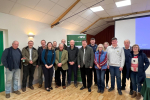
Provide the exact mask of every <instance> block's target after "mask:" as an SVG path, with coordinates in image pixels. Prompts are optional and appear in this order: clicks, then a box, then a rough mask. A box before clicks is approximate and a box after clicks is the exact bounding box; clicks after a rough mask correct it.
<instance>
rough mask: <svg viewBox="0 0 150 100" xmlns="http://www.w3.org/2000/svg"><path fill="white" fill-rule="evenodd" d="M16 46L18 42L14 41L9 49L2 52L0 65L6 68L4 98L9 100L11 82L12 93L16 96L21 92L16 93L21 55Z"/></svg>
mask: <svg viewBox="0 0 150 100" xmlns="http://www.w3.org/2000/svg"><path fill="white" fill-rule="evenodd" d="M18 46H19V42H18V41H14V42H13V43H12V46H11V47H9V48H7V49H5V50H4V52H3V54H2V58H1V61H2V64H3V65H4V66H5V68H6V88H5V91H6V98H10V90H11V84H12V80H13V89H14V91H13V93H15V94H18V95H19V94H21V92H20V91H18V80H19V71H20V69H21V58H22V54H21V51H20V49H19V48H18Z"/></svg>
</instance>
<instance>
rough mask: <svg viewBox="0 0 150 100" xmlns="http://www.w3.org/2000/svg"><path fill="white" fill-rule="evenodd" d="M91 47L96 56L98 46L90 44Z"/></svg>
mask: <svg viewBox="0 0 150 100" xmlns="http://www.w3.org/2000/svg"><path fill="white" fill-rule="evenodd" d="M89 46H90V47H91V48H92V49H93V52H94V54H95V52H96V49H97V44H95V45H94V46H92V45H91V44H89Z"/></svg>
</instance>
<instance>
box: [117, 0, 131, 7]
mask: <svg viewBox="0 0 150 100" xmlns="http://www.w3.org/2000/svg"><path fill="white" fill-rule="evenodd" d="M128 5H131V0H124V1H119V2H116V6H117V7H123V6H128Z"/></svg>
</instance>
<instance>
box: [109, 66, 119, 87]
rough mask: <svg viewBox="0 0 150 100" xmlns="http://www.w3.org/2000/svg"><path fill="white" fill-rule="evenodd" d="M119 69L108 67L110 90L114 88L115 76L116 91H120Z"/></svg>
mask: <svg viewBox="0 0 150 100" xmlns="http://www.w3.org/2000/svg"><path fill="white" fill-rule="evenodd" d="M119 68H120V67H117V66H110V68H109V71H110V74H111V88H114V86H115V76H116V78H117V89H121V71H120V70H119Z"/></svg>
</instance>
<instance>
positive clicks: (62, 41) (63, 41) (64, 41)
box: [61, 39, 67, 50]
mask: <svg viewBox="0 0 150 100" xmlns="http://www.w3.org/2000/svg"><path fill="white" fill-rule="evenodd" d="M61 43H63V44H64V49H65V50H67V46H66V44H65V43H66V40H65V39H62V40H61Z"/></svg>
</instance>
